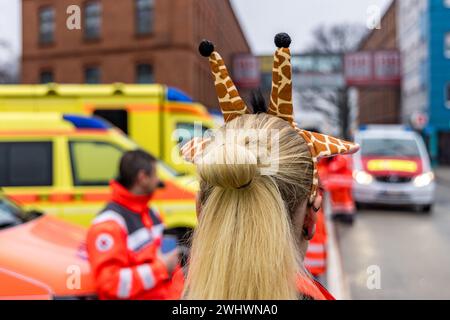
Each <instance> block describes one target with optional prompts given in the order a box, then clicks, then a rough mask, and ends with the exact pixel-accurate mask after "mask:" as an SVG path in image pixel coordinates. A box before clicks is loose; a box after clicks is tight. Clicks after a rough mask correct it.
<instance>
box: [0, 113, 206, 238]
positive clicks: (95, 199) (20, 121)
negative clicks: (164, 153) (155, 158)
mask: <svg viewBox="0 0 450 320" xmlns="http://www.w3.org/2000/svg"><path fill="white" fill-rule="evenodd" d="M136 148H138V145H137V144H136V143H135V142H133V141H132V140H131V139H129V138H128V137H127V136H126V135H125V134H124V133H123V132H122V131H121V130H118V129H117V128H115V127H113V126H112V125H111V124H110V123H108V122H107V121H105V120H103V119H101V118H97V117H91V116H84V115H79V114H66V113H46V112H39V113H32V112H23V113H21V112H12V113H10V112H3V113H0V187H2V189H3V191H4V192H5V193H6V194H7V195H9V196H10V197H11V198H13V199H14V200H16V201H17V202H19V203H20V204H22V205H23V206H24V207H25V208H26V209H27V210H38V211H45V212H46V213H49V214H53V215H55V216H58V217H61V218H63V219H65V220H67V221H71V222H74V223H77V224H80V225H84V226H87V225H89V223H90V221H91V220H92V218H93V217H94V216H95V214H96V213H97V212H99V210H100V209H101V208H102V207H103V206H104V205H105V203H106V202H107V201H108V200H109V198H110V190H109V181H110V180H111V179H113V178H115V177H116V175H117V168H118V161H119V159H120V157H121V156H122V154H123V152H125V151H127V150H133V149H136ZM158 175H159V177H160V179H161V180H162V181H163V183H164V186H162V188H160V189H159V190H158V191H157V192H156V193H155V196H154V198H153V200H152V204H153V205H155V207H156V208H157V209H158V210H159V211H160V212H161V214H162V216H163V217H164V218H165V221H166V224H167V226H168V228H169V229H171V230H173V231H174V233H176V234H177V235H178V234H181V235H183V234H185V232H186V231H188V230H190V229H192V228H193V227H195V225H196V223H197V219H196V213H195V190H196V188H197V182H196V180H195V178H193V176H189V175H180V174H178V173H177V172H176V171H174V170H172V169H170V167H169V166H167V165H166V164H164V162H163V161H159V164H158Z"/></svg>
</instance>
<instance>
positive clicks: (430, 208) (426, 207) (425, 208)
mask: <svg viewBox="0 0 450 320" xmlns="http://www.w3.org/2000/svg"><path fill="white" fill-rule="evenodd" d="M421 211H422V212H423V213H431V211H433V205H431V204H427V205H424V206H422V210H421Z"/></svg>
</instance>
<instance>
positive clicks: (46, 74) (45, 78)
mask: <svg viewBox="0 0 450 320" xmlns="http://www.w3.org/2000/svg"><path fill="white" fill-rule="evenodd" d="M49 82H54V80H53V71H50V70H44V71H41V73H40V75H39V83H49Z"/></svg>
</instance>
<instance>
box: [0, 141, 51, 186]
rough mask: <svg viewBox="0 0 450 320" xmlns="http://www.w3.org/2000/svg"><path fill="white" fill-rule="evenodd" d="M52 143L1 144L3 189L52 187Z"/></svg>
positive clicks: (0, 161)
mask: <svg viewBox="0 0 450 320" xmlns="http://www.w3.org/2000/svg"><path fill="white" fill-rule="evenodd" d="M52 154H53V147H52V143H51V142H2V143H0V185H1V186H2V187H35V186H36V187H37V186H51V185H52V183H53V172H52V168H53V160H52V158H53V156H52Z"/></svg>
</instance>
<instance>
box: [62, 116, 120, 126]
mask: <svg viewBox="0 0 450 320" xmlns="http://www.w3.org/2000/svg"><path fill="white" fill-rule="evenodd" d="M63 119H64V120H66V121H69V122H71V123H72V124H73V125H74V126H75V128H77V129H97V130H107V129H109V128H111V125H110V124H109V123H107V122H106V121H103V120H102V119H100V118H97V117H86V116H80V115H73V114H65V115H63Z"/></svg>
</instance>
